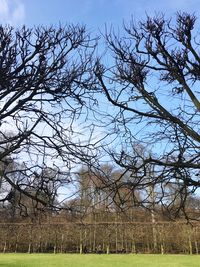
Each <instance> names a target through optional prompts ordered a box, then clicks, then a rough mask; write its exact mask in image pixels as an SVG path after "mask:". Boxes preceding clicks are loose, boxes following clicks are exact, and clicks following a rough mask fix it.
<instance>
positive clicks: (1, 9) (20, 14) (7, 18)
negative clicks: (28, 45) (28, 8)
mask: <svg viewBox="0 0 200 267" xmlns="http://www.w3.org/2000/svg"><path fill="white" fill-rule="evenodd" d="M24 19H25V6H24V4H23V3H22V1H21V0H0V23H2V24H11V25H13V26H17V25H20V24H23V23H24Z"/></svg>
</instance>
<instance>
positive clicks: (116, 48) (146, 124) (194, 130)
mask: <svg viewBox="0 0 200 267" xmlns="http://www.w3.org/2000/svg"><path fill="white" fill-rule="evenodd" d="M195 22H196V17H195V16H194V15H190V14H187V13H178V14H177V16H176V20H173V19H171V20H168V19H166V18H165V16H164V15H158V16H155V17H149V16H147V18H146V20H144V21H139V22H138V23H135V22H134V21H131V23H130V25H127V24H126V25H124V35H123V36H120V34H117V33H116V32H115V31H114V30H113V29H111V30H107V32H106V34H105V39H106V42H107V45H108V48H107V49H108V51H107V53H109V52H110V54H111V56H112V60H110V62H111V64H112V65H110V66H108V65H106V64H105V63H103V60H102V59H98V60H97V61H96V67H95V74H96V77H97V79H98V89H99V90H101V91H102V92H103V94H104V96H105V97H106V99H107V100H108V101H109V103H110V104H111V105H112V106H113V113H112V112H111V113H109V114H107V118H108V119H109V120H107V121H106V122H107V125H108V124H109V125H110V127H109V133H110V134H111V133H113V135H114V136H115V138H116V139H115V142H114V147H115V149H111V148H110V147H111V146H109V148H107V149H106V148H105V150H107V152H108V153H109V155H110V156H111V157H112V159H113V160H114V161H115V163H117V164H118V165H120V166H121V167H122V168H124V169H126V170H128V171H129V172H131V173H132V179H131V180H130V181H129V182H130V186H132V187H134V188H141V189H143V190H144V189H145V188H146V191H148V190H147V189H148V188H149V186H150V187H154V190H155V191H156V192H157V193H156V194H155V197H154V201H156V202H157V203H160V204H162V206H163V207H165V208H167V209H171V207H172V206H173V204H174V203H176V204H177V203H178V205H177V206H176V207H177V210H176V211H177V213H178V212H179V211H180V210H181V211H183V212H185V210H184V206H185V203H186V201H187V197H188V196H190V195H191V194H193V193H194V192H195V191H196V190H197V188H199V186H200V172H199V169H200V164H199V160H200V151H199V145H200V132H199V115H200V113H199V112H200V101H199V91H198V86H199V81H200V71H199V70H200V53H199V43H200V40H199V36H198V32H197V30H195V28H194V26H195ZM104 118H105V117H104ZM104 120H105V119H104ZM138 144H140V145H141V146H143V147H144V148H145V149H144V151H143V152H142V153H141V151H140V149H138ZM149 151H150V152H149ZM169 186H173V188H174V190H175V191H174V192H173V196H174V197H173V199H171V201H169V190H168V189H167V188H169ZM150 199H151V198H150V197H148V196H147V194H144V198H143V203H148V202H150ZM177 199H178V201H177ZM145 205H147V204H145Z"/></svg>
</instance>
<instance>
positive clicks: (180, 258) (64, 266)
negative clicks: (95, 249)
mask: <svg viewBox="0 0 200 267" xmlns="http://www.w3.org/2000/svg"><path fill="white" fill-rule="evenodd" d="M94 266H95V267H200V256H186V255H131V254H129V255H92V254H90V255H89V254H87V255H78V254H56V255H53V254H30V255H28V254H0V267H94Z"/></svg>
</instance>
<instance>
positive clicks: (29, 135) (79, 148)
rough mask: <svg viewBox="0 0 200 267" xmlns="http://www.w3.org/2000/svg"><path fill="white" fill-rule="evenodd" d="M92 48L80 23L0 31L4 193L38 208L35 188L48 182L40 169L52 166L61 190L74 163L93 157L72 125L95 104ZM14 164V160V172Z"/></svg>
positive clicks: (0, 138)
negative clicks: (30, 201)
mask: <svg viewBox="0 0 200 267" xmlns="http://www.w3.org/2000/svg"><path fill="white" fill-rule="evenodd" d="M95 46H96V40H95V39H93V40H92V39H91V38H90V36H89V34H88V33H87V31H86V29H85V27H82V26H79V25H77V26H74V25H70V26H64V27H63V26H59V27H42V26H41V27H37V28H32V29H29V28H26V27H25V26H24V27H22V28H21V29H17V30H15V29H13V28H12V27H9V26H5V27H4V26H0V122H1V124H0V161H1V164H2V166H3V167H2V168H1V177H2V179H3V180H4V182H5V183H7V185H8V188H13V189H15V190H18V191H19V192H21V193H23V194H25V195H26V196H28V197H31V198H32V199H34V200H37V201H39V202H40V203H42V204H44V205H47V203H46V200H44V199H43V198H40V194H38V193H37V192H38V188H40V189H39V190H40V192H41V191H45V190H46V189H45V188H46V185H47V183H48V180H49V181H50V180H53V179H52V175H50V176H49V177H47V175H46V174H45V175H41V174H44V172H43V171H42V170H43V169H45V170H47V168H52V170H54V172H55V175H54V178H55V179H59V181H60V183H64V184H65V185H67V184H68V183H69V182H70V175H69V173H70V170H71V169H72V167H73V164H75V163H76V164H78V163H79V162H85V161H90V159H91V156H92V154H91V153H90V148H92V144H90V145H89V144H88V142H87V140H84V139H83V137H81V135H79V134H80V132H81V129H80V127H79V126H78V121H79V122H83V120H84V119H85V117H86V116H87V115H88V113H89V110H90V107H91V106H92V105H94V104H95V103H96V102H95V100H94V99H93V97H92V94H93V92H92V89H91V88H92V86H91V85H92V83H93V78H92V73H91V70H92V66H91V64H92V60H91V58H92V54H93V52H94V49H95ZM82 114H84V117H82ZM88 134H90V133H89V129H88ZM12 162H18V163H19V164H16V165H15V170H13V169H12V168H11V167H10V166H11V165H12ZM51 174H52V173H51ZM14 176H15V177H16V176H17V177H18V178H14ZM58 177H62V179H60V178H58ZM36 180H37V183H35V181H36ZM57 182H58V181H57ZM50 183H51V184H53V183H54V182H52V181H50ZM55 183H56V182H55ZM48 188H50V187H48ZM32 192H34V193H32ZM49 193H50V192H48V194H49ZM2 199H3V198H2Z"/></svg>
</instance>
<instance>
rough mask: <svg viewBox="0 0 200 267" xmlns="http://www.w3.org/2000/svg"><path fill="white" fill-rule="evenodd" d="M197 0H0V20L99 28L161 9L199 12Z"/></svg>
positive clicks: (169, 11) (118, 24)
mask: <svg viewBox="0 0 200 267" xmlns="http://www.w3.org/2000/svg"><path fill="white" fill-rule="evenodd" d="M199 7H200V2H199V1H198V0H190V1H189V0H163V1H162V0H140V1H136V0H0V22H1V23H10V24H13V25H14V26H18V25H21V24H27V25H29V26H32V25H37V24H45V25H48V24H57V23H58V22H62V23H69V22H73V23H83V24H86V25H87V27H88V29H90V30H96V29H102V27H104V25H105V23H107V24H111V23H112V24H113V25H116V26H120V25H121V24H122V22H123V20H125V21H129V20H130V18H131V16H133V17H134V18H135V19H136V20H137V19H138V18H142V17H144V16H145V12H146V13H148V14H150V15H152V14H154V13H155V12H164V13H166V14H167V16H168V17H170V16H173V15H174V14H175V13H176V12H177V11H180V10H181V11H189V12H195V13H196V15H197V16H198V15H199Z"/></svg>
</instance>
